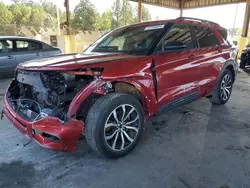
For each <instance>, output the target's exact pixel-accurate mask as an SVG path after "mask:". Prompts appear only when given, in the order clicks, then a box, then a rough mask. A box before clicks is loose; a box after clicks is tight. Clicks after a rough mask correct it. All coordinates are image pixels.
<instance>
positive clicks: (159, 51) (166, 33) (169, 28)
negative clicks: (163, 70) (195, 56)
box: [154, 22, 197, 54]
mask: <svg viewBox="0 0 250 188" xmlns="http://www.w3.org/2000/svg"><path fill="white" fill-rule="evenodd" d="M176 25H177V26H178V25H181V26H187V27H188V28H189V31H190V33H191V38H192V41H193V42H194V47H193V48H192V49H184V50H178V51H186V50H194V49H197V46H196V44H195V41H194V40H195V38H194V36H193V33H192V32H193V25H192V24H188V23H174V22H170V23H169V25H168V27H167V29H166V32H165V34H164V35H163V36H162V38H161V40H160V41H159V43H158V45H157V47H156V48H155V51H154V54H164V53H169V51H167V52H162V51H161V48H160V49H159V47H161V44H162V42H163V41H164V39H165V38H166V37H167V35H168V33H169V31H170V30H171V29H172V28H173V27H175V26H176ZM178 51H174V52H178ZM171 52H173V51H171Z"/></svg>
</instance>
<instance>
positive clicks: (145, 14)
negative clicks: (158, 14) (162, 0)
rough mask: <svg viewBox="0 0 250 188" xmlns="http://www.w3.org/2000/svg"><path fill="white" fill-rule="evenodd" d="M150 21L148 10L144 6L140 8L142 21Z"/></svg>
mask: <svg viewBox="0 0 250 188" xmlns="http://www.w3.org/2000/svg"><path fill="white" fill-rule="evenodd" d="M150 20H151V14H150V12H149V10H148V9H147V8H146V7H145V6H142V21H150Z"/></svg>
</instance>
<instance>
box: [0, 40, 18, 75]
mask: <svg viewBox="0 0 250 188" xmlns="http://www.w3.org/2000/svg"><path fill="white" fill-rule="evenodd" d="M13 53H14V52H13V41H10V40H0V76H1V77H2V76H5V75H13V74H14V72H15V69H16V65H17V63H16V57H15V55H14V54H13Z"/></svg>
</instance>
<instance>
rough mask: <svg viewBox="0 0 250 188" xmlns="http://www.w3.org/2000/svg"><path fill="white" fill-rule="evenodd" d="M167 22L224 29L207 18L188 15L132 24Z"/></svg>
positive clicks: (146, 24)
mask: <svg viewBox="0 0 250 188" xmlns="http://www.w3.org/2000/svg"><path fill="white" fill-rule="evenodd" d="M169 22H173V23H186V24H193V25H201V26H210V27H215V28H218V29H225V28H223V27H221V26H220V25H219V24H218V23H215V22H212V21H209V20H203V19H199V18H190V17H179V18H176V19H170V20H156V21H147V22H140V23H136V24H133V25H134V26H148V25H161V24H167V23H169ZM130 26H131V25H127V26H125V27H130Z"/></svg>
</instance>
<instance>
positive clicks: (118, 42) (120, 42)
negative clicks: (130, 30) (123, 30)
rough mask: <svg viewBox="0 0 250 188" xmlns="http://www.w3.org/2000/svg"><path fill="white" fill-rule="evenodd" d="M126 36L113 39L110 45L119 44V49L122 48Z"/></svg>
mask: <svg viewBox="0 0 250 188" xmlns="http://www.w3.org/2000/svg"><path fill="white" fill-rule="evenodd" d="M124 42H125V38H124V37H118V38H115V39H114V40H112V41H111V42H110V43H109V45H108V46H118V50H122V49H123V46H124Z"/></svg>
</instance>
